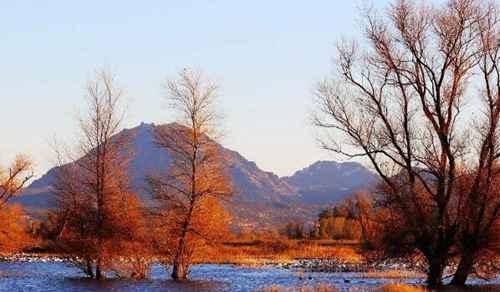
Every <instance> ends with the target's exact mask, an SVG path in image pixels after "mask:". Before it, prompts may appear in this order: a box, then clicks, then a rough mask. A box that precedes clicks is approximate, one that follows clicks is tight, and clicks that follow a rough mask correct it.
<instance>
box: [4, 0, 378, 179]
mask: <svg viewBox="0 0 500 292" xmlns="http://www.w3.org/2000/svg"><path fill="white" fill-rule="evenodd" d="M374 2H375V3H374V4H375V5H376V6H381V7H383V6H385V5H386V1H381V0H379V1H374ZM361 3H362V2H360V1H346V0H318V1H292V0H289V1H284V0H282V1H281V0H280V1H278V0H275V1H269V0H268V1H265V0H253V1H234V0H219V1H208V0H206V1H201V0H199V1H186V0H184V1H180V0H179V1H174V0H172V1H117V0H116V1H98V0H87V1H50V0H47V1H38V0H33V1H24V0H18V1H1V2H0V125H2V126H1V128H0V137H2V140H1V142H0V163H2V164H3V165H5V164H7V163H8V162H9V161H11V160H12V159H13V157H14V156H15V154H16V153H23V154H26V155H28V156H29V157H31V158H32V160H33V161H34V162H35V165H36V174H37V176H41V175H43V174H44V173H45V172H46V171H47V170H48V169H49V168H50V167H52V166H53V162H54V156H55V155H54V153H53V152H54V151H53V149H52V147H51V144H52V143H51V141H53V140H54V137H56V138H57V139H58V140H63V141H68V140H69V141H71V139H72V138H73V137H75V135H76V131H77V127H78V125H77V122H76V117H77V113H78V111H82V110H83V108H84V105H85V102H84V94H85V90H84V87H85V84H86V82H87V81H88V80H89V79H91V77H92V75H93V72H94V71H95V69H96V68H100V67H106V68H110V69H111V71H113V73H114V74H115V75H116V78H117V82H118V84H120V85H121V86H122V87H123V88H124V89H125V92H126V95H125V104H126V107H127V116H126V119H125V121H124V126H125V128H131V127H134V126H137V125H139V124H140V123H141V122H148V123H150V122H154V123H157V124H160V123H167V122H172V121H173V115H172V113H171V112H169V109H168V107H167V102H166V101H165V98H164V97H165V90H164V89H163V87H162V85H163V84H164V83H165V81H166V80H167V79H168V78H172V77H174V76H175V74H176V72H178V71H179V70H181V69H182V68H186V67H192V68H195V69H199V70H202V71H203V72H204V73H205V74H206V75H207V76H209V77H210V78H211V79H214V80H216V81H217V82H218V83H219V84H220V86H221V90H220V92H219V94H220V105H221V111H222V112H223V113H224V120H223V121H222V127H223V132H224V138H223V139H222V141H221V142H222V144H223V145H224V146H226V147H228V148H230V149H232V150H236V151H238V152H240V153H241V154H242V155H243V156H245V157H246V158H247V159H249V160H251V161H255V162H256V163H257V165H258V166H259V167H260V168H262V169H263V170H266V171H272V172H274V173H276V174H278V175H280V176H284V175H291V174H293V172H295V171H296V170H298V169H301V168H303V167H306V166H307V165H309V164H311V163H313V162H314V161H317V160H322V159H335V160H338V159H340V158H341V157H338V156H335V155H332V154H331V153H327V152H325V151H324V150H322V149H320V148H319V147H318V143H317V139H316V138H317V136H318V130H317V129H315V128H314V127H312V126H311V122H310V118H309V117H310V113H311V111H312V110H313V106H312V104H313V102H312V100H313V89H314V85H315V83H316V82H317V81H319V80H321V79H322V78H324V77H325V76H327V75H328V74H329V73H330V72H331V69H332V60H333V57H334V55H335V51H334V45H335V42H336V41H337V40H339V39H340V38H342V37H353V36H356V35H359V31H360V24H359V17H358V15H359V9H358V8H359V7H360V5H361Z"/></svg>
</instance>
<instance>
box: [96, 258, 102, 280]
mask: <svg viewBox="0 0 500 292" xmlns="http://www.w3.org/2000/svg"><path fill="white" fill-rule="evenodd" d="M95 278H96V280H101V279H102V271H101V258H97V261H96V264H95Z"/></svg>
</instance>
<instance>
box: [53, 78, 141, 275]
mask: <svg viewBox="0 0 500 292" xmlns="http://www.w3.org/2000/svg"><path fill="white" fill-rule="evenodd" d="M121 97H122V90H121V89H120V88H118V87H116V85H115V81H114V77H113V75H111V74H110V73H108V72H106V71H98V72H97V74H96V78H95V80H93V81H90V82H89V83H88V86H87V100H88V111H87V113H86V115H85V116H83V117H82V118H81V119H80V130H81V136H80V137H81V138H80V141H79V144H78V148H77V151H76V152H77V153H76V154H74V155H71V154H70V155H69V158H68V160H69V161H68V163H66V164H62V163H61V165H60V166H59V167H58V168H57V172H56V180H55V183H54V184H53V188H54V192H55V194H56V198H57V203H58V208H57V210H56V211H55V212H56V214H57V216H58V217H59V220H58V221H59V223H60V226H59V230H58V231H59V232H58V236H57V243H58V245H59V246H60V247H61V248H62V249H63V251H65V252H67V253H68V254H69V255H70V256H71V258H72V259H73V260H74V262H76V263H77V265H79V266H81V267H82V269H83V270H84V271H85V273H86V274H87V275H88V276H90V277H95V278H96V279H101V278H102V277H103V270H104V269H112V264H113V259H114V258H115V257H117V256H128V255H127V253H128V252H130V247H132V245H131V243H132V242H134V241H135V240H137V239H138V232H139V233H142V232H143V231H142V229H143V222H142V213H141V211H140V210H141V206H140V202H139V200H138V199H137V197H136V195H135V194H134V193H133V192H132V191H131V188H130V185H129V179H128V173H127V165H128V160H129V157H130V156H129V155H130V152H129V151H128V150H127V145H128V142H129V137H127V136H126V135H124V134H122V135H117V134H118V133H119V131H120V130H121V122H122V117H123V113H122V111H121V110H120V101H121ZM139 237H140V236H139ZM137 243H138V244H139V242H137ZM133 250H134V251H136V252H137V249H136V247H135V246H134V249H133Z"/></svg>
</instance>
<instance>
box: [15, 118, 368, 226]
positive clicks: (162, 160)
mask: <svg viewBox="0 0 500 292" xmlns="http://www.w3.org/2000/svg"><path fill="white" fill-rule="evenodd" d="M174 126H178V125H175V124H168V125H160V126H155V125H153V124H144V123H143V124H141V125H140V126H138V127H135V128H132V129H126V130H123V131H122V132H120V133H119V134H118V135H126V137H128V138H129V139H130V146H129V147H130V149H128V151H129V152H130V153H131V154H132V156H131V160H130V162H129V170H128V171H129V173H130V177H131V181H132V186H133V188H134V190H135V191H136V192H137V193H139V194H140V195H141V197H142V198H143V200H144V202H145V203H147V204H151V203H153V201H152V197H151V194H149V193H148V192H147V188H146V187H147V185H146V184H145V176H146V175H147V174H162V173H166V172H167V171H168V166H169V164H170V162H171V158H170V155H169V154H168V153H167V152H166V151H165V150H163V149H161V148H159V147H158V146H157V145H156V144H155V143H154V139H153V133H154V129H155V127H167V128H168V127H174ZM220 147H221V152H222V155H223V157H224V159H226V161H227V165H228V172H229V174H230V176H231V178H232V182H233V188H234V190H235V195H234V196H233V198H232V199H231V200H230V201H229V202H225V204H226V207H227V208H228V210H229V211H230V212H231V213H232V216H233V223H234V225H236V226H240V227H243V226H248V227H250V226H255V225H261V226H270V225H274V224H282V223H285V222H289V221H292V220H295V221H296V220H303V221H306V220H309V219H311V218H312V217H313V216H315V214H316V213H317V212H318V210H319V206H317V205H316V204H324V203H331V202H332V201H335V200H337V199H338V198H339V196H341V195H339V194H342V196H344V194H345V195H348V194H350V193H351V191H352V190H353V188H354V189H357V188H360V187H363V186H364V185H365V184H366V183H367V182H369V181H374V180H375V179H374V175H373V174H371V173H370V172H368V171H367V170H366V169H364V168H363V167H362V166H361V165H359V164H352V163H342V164H338V163H335V162H318V163H316V164H313V165H312V166H310V167H308V168H306V169H304V170H301V171H298V172H297V173H296V174H294V175H293V176H291V177H287V178H279V177H278V176H276V175H275V174H273V173H271V172H265V171H262V170H261V169H259V168H258V167H257V165H256V164H255V163H254V162H251V161H248V160H247V159H245V158H244V157H243V156H241V155H240V154H239V153H238V152H235V151H232V150H229V149H227V148H224V147H222V146H220ZM322 165H324V166H322ZM336 165H337V166H339V167H335V166H336ZM338 172H346V173H345V174H342V173H338ZM54 174H55V170H54V169H51V170H49V171H48V172H47V173H46V174H45V175H44V176H42V177H41V178H40V179H38V180H36V181H34V182H33V183H32V184H31V185H30V186H29V187H28V188H27V189H26V190H25V191H24V192H23V194H22V195H21V196H19V197H17V198H14V199H13V200H12V201H13V202H17V203H21V204H23V205H24V206H25V207H26V208H27V210H28V212H29V213H31V214H34V215H37V212H43V211H44V210H45V209H47V208H50V207H51V206H53V205H54V203H55V201H54V198H53V195H52V194H51V187H50V186H51V184H52V183H53V180H54ZM369 174H371V176H370V175H369ZM367 178H368V179H367ZM357 179H360V180H361V183H360V182H356V180H357ZM317 192H319V193H321V195H318V193H317ZM319 198H321V199H319ZM313 205H315V206H313ZM322 207H324V206H322Z"/></svg>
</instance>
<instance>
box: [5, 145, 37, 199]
mask: <svg viewBox="0 0 500 292" xmlns="http://www.w3.org/2000/svg"><path fill="white" fill-rule="evenodd" d="M32 178H33V169H32V163H31V161H30V160H29V159H28V158H26V157H24V156H22V155H19V156H17V157H16V159H15V160H14V162H13V163H12V165H11V166H10V167H9V169H8V170H2V169H0V207H2V206H4V205H5V204H6V203H7V201H8V200H9V199H10V198H11V197H12V196H15V195H16V194H17V193H19V191H20V190H21V189H22V188H23V187H24V186H25V185H26V183H27V182H28V181H29V180H30V179H32Z"/></svg>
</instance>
